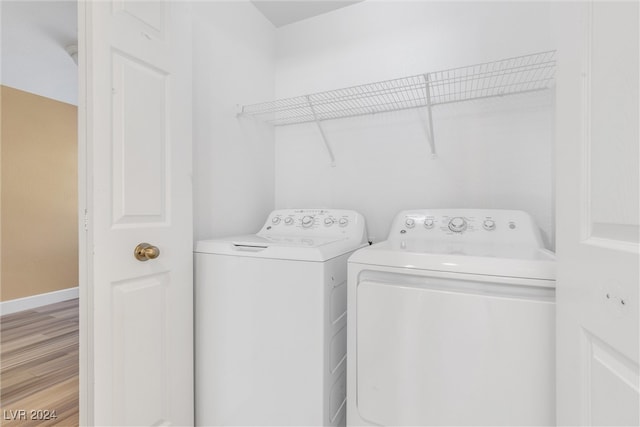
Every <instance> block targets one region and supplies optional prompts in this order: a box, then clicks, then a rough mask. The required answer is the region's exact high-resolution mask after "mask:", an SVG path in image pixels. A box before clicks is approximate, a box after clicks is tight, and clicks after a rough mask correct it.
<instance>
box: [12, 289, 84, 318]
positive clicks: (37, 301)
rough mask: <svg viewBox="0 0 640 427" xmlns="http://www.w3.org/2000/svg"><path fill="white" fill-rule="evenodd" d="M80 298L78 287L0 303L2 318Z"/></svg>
mask: <svg viewBox="0 0 640 427" xmlns="http://www.w3.org/2000/svg"><path fill="white" fill-rule="evenodd" d="M74 298H78V287H75V288H68V289H62V290H59V291H53V292H47V293H46V294H39V295H33V296H30V297H24V298H17V299H12V300H9V301H2V302H0V316H4V315H5V314H11V313H16V312H18V311H23V310H30V309H32V308H37V307H42V306H43V305H48V304H53V303H56V302H61V301H66V300H70V299H74Z"/></svg>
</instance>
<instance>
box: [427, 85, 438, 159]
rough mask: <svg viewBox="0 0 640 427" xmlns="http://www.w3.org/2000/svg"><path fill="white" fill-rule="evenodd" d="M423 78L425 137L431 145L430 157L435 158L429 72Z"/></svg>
mask: <svg viewBox="0 0 640 427" xmlns="http://www.w3.org/2000/svg"><path fill="white" fill-rule="evenodd" d="M424 80H425V90H426V98H427V120H428V126H429V129H428V130H427V138H428V139H429V146H430V147H431V158H432V159H435V158H437V157H438V155H437V154H436V141H435V138H434V137H433V116H432V114H431V78H430V76H429V73H427V74H425V75H424Z"/></svg>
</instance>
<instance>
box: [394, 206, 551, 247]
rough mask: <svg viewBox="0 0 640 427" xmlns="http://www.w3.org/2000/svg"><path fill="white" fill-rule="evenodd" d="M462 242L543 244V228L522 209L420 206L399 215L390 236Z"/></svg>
mask: <svg viewBox="0 0 640 427" xmlns="http://www.w3.org/2000/svg"><path fill="white" fill-rule="evenodd" d="M398 238H401V239H411V238H415V239H426V240H434V241H436V240H437V241H455V242H460V243H465V242H466V243H474V242H475V243H510V244H513V243H530V244H532V245H536V246H539V245H541V243H542V240H541V237H540V231H539V229H538V227H537V226H536V224H535V223H534V221H533V219H532V218H531V216H530V215H529V214H528V213H526V212H523V211H516V210H504V209H419V210H410V211H403V212H400V213H399V214H398V215H396V217H395V219H394V221H393V223H392V225H391V230H390V232H389V239H390V240H391V239H398Z"/></svg>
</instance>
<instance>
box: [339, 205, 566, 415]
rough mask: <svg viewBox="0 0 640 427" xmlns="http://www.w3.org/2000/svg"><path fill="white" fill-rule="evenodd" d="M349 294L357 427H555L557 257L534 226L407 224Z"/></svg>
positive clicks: (367, 255) (526, 220)
mask: <svg viewBox="0 0 640 427" xmlns="http://www.w3.org/2000/svg"><path fill="white" fill-rule="evenodd" d="M348 287H349V304H348V306H349V307H348V313H349V314H348V317H349V320H348V337H349V343H348V353H347V354H348V365H347V372H348V379H347V389H348V392H347V394H348V398H347V424H348V425H350V426H353V425H474V426H478V425H509V426H516V425H539V426H540V425H555V403H554V402H555V391H554V390H555V369H554V366H555V363H554V358H555V345H554V340H555V332H554V325H555V317H554V316H555V314H554V308H555V307H554V306H555V257H554V254H553V253H552V252H549V251H547V250H545V249H544V248H543V245H542V242H541V239H540V234H539V230H538V228H537V227H536V225H535V224H534V222H533V221H532V219H531V217H530V216H529V215H528V214H526V213H524V212H521V211H509V210H473V209H464V210H463V209H445V210H415V211H405V212H401V213H400V214H398V215H397V216H396V218H395V220H394V222H393V224H392V227H391V231H390V233H389V238H388V240H387V241H385V242H381V243H378V244H375V245H372V246H370V247H367V248H364V249H361V250H359V251H357V252H356V253H355V254H354V255H353V256H352V257H351V258H350V259H349V284H348Z"/></svg>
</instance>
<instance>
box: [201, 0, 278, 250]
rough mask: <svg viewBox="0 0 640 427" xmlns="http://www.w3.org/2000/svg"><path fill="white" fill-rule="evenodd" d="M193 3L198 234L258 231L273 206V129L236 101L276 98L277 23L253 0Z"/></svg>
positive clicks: (202, 237) (214, 235)
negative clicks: (240, 110) (245, 113)
mask: <svg viewBox="0 0 640 427" xmlns="http://www.w3.org/2000/svg"><path fill="white" fill-rule="evenodd" d="M192 7H193V20H194V21H193V102H194V108H193V114H194V116H193V138H194V144H193V153H194V163H193V169H194V180H193V182H194V204H195V206H194V216H195V217H194V239H195V240H198V239H208V238H212V237H220V236H224V235H231V234H244V233H251V232H255V231H256V230H258V229H259V228H260V227H261V226H262V223H263V222H264V219H265V218H266V217H267V215H268V214H269V212H271V210H273V205H274V165H273V164H274V162H273V157H274V151H273V143H274V132H273V129H272V128H270V127H269V126H266V125H263V124H261V123H257V122H255V121H252V120H239V119H238V118H236V113H237V108H236V106H237V104H242V103H250V102H255V100H256V99H258V100H268V99H273V97H274V79H275V29H274V27H273V25H271V23H270V22H269V21H267V19H266V18H265V17H264V16H263V15H262V14H261V13H260V12H258V10H257V9H256V8H255V7H254V6H253V5H252V4H251V3H250V2H249V1H234V2H193V5H192Z"/></svg>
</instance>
